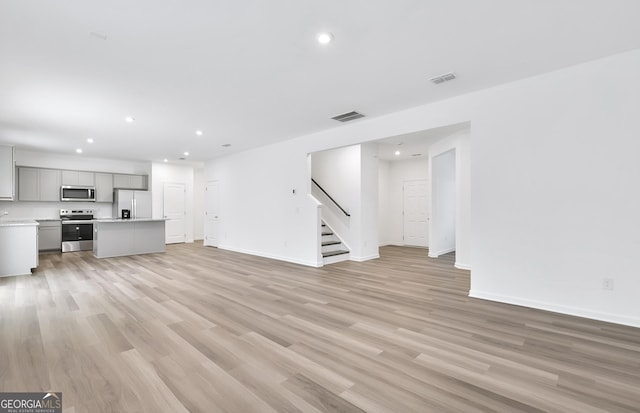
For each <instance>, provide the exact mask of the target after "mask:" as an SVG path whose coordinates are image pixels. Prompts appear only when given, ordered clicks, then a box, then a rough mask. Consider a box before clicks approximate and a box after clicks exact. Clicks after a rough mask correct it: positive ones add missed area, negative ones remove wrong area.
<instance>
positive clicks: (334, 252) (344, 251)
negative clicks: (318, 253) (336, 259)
mask: <svg viewBox="0 0 640 413" xmlns="http://www.w3.org/2000/svg"><path fill="white" fill-rule="evenodd" d="M348 253H349V251H346V250H338V251H329V252H323V253H322V258H326V257H333V256H335V255H342V254H348Z"/></svg>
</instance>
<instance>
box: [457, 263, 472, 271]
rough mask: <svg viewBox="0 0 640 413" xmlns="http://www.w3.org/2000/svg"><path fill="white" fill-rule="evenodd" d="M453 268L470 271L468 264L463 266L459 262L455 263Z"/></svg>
mask: <svg viewBox="0 0 640 413" xmlns="http://www.w3.org/2000/svg"><path fill="white" fill-rule="evenodd" d="M454 267H456V268H458V269H461V270H469V271H471V265H469V264H463V263H461V262H458V261H456V263H455V264H454Z"/></svg>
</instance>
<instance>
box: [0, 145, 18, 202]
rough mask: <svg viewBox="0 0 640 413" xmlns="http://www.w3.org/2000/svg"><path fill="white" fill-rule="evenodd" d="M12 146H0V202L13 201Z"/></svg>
mask: <svg viewBox="0 0 640 413" xmlns="http://www.w3.org/2000/svg"><path fill="white" fill-rule="evenodd" d="M14 171H15V169H14V166H13V146H6V145H0V201H13V194H14V182H15V180H14V179H13V177H14Z"/></svg>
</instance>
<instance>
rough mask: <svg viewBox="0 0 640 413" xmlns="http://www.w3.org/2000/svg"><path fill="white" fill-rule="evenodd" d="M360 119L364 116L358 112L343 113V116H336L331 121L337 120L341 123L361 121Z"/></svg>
mask: <svg viewBox="0 0 640 413" xmlns="http://www.w3.org/2000/svg"><path fill="white" fill-rule="evenodd" d="M359 118H364V115H363V114H362V113H358V112H356V111H351V112H347V113H343V114H342V115H337V116H334V117H332V118H331V119H334V120H337V121H339V122H349V121H350V120H354V119H359Z"/></svg>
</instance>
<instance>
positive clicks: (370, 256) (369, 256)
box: [349, 254, 380, 262]
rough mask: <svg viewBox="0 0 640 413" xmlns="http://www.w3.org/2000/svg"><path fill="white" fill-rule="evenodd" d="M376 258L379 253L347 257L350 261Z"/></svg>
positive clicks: (378, 256)
mask: <svg viewBox="0 0 640 413" xmlns="http://www.w3.org/2000/svg"><path fill="white" fill-rule="evenodd" d="M376 258H380V254H373V255H368V256H366V257H354V256H351V257H349V260H350V261H357V262H363V261H369V260H375V259H376Z"/></svg>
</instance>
